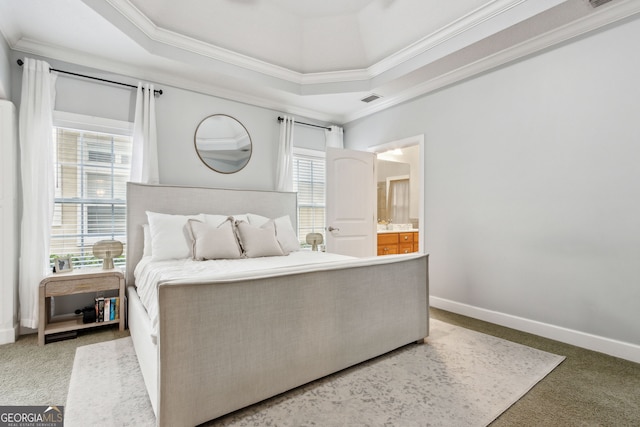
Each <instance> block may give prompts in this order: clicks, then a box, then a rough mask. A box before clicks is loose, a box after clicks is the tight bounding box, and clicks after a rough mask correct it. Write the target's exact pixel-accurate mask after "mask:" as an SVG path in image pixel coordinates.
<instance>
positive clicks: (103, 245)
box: [93, 240, 122, 270]
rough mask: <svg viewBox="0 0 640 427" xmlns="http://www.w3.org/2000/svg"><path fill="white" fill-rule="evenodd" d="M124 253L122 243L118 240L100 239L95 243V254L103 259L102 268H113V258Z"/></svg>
mask: <svg viewBox="0 0 640 427" xmlns="http://www.w3.org/2000/svg"><path fill="white" fill-rule="evenodd" d="M120 255H122V243H121V242H119V241H117V240H100V241H99V242H97V243H96V244H95V245H93V256H95V257H96V258H100V259H102V260H103V261H102V269H103V270H110V269H112V268H113V259H114V258H117V257H119V256H120Z"/></svg>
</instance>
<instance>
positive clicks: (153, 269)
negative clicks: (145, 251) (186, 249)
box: [134, 251, 355, 341]
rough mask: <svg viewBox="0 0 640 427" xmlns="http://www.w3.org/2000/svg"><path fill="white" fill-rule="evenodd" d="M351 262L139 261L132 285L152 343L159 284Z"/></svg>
mask: <svg viewBox="0 0 640 427" xmlns="http://www.w3.org/2000/svg"><path fill="white" fill-rule="evenodd" d="M353 260H355V258H352V257H348V256H344V255H338V254H330V253H325V252H313V251H296V252H292V253H290V254H289V255H287V256H274V257H261V258H245V259H230V260H228V259H221V260H209V261H194V260H191V259H180V260H167V261H153V260H152V258H151V257H143V258H142V259H141V260H140V262H139V263H138V265H137V266H136V268H135V271H134V275H135V280H136V281H135V285H136V291H137V293H138V296H139V297H140V301H141V302H142V305H143V306H144V308H145V310H146V311H147V314H148V316H149V319H150V321H151V330H152V333H151V334H152V339H153V340H154V341H155V339H156V338H157V332H158V287H159V286H160V285H161V284H180V283H206V282H216V281H229V280H238V279H247V278H259V277H264V276H268V275H273V274H290V273H295V272H297V271H307V270H313V269H317V268H319V267H322V266H325V267H329V266H338V265H342V264H344V263H349V262H352V261H353Z"/></svg>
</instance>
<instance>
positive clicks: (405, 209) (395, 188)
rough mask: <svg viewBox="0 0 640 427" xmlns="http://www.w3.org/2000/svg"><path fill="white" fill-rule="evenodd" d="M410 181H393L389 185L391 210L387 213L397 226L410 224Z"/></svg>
mask: <svg viewBox="0 0 640 427" xmlns="http://www.w3.org/2000/svg"><path fill="white" fill-rule="evenodd" d="M409 190H410V187H409V180H408V179H400V180H394V181H391V183H390V185H389V208H388V210H387V212H389V214H390V215H391V220H392V221H393V222H394V223H396V224H408V223H409Z"/></svg>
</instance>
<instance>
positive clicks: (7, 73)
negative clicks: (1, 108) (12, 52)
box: [0, 33, 11, 99]
mask: <svg viewBox="0 0 640 427" xmlns="http://www.w3.org/2000/svg"><path fill="white" fill-rule="evenodd" d="M10 83H11V69H10V68H9V45H8V44H7V41H6V40H5V39H4V37H2V34H1V33H0V99H10V98H11V91H10V88H11V84H10Z"/></svg>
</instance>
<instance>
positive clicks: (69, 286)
mask: <svg viewBox="0 0 640 427" xmlns="http://www.w3.org/2000/svg"><path fill="white" fill-rule="evenodd" d="M109 290H117V291H118V297H119V299H120V301H119V303H120V305H119V313H118V317H119V318H118V319H115V320H106V321H102V322H92V323H83V322H82V315H73V316H61V317H62V318H61V319H56V318H53V319H52V318H50V316H49V314H50V311H51V310H50V307H51V297H58V296H64V295H74V294H87V293H93V294H95V293H97V292H103V291H109ZM39 305H40V319H39V322H38V344H39V345H44V343H45V336H46V335H50V334H56V333H60V332H68V331H77V330H79V329H86V328H95V327H97V326H104V325H111V324H118V325H119V327H120V330H121V331H124V322H125V318H124V313H125V293H124V275H123V274H122V271H121V270H120V269H118V268H114V269H111V270H103V269H94V268H85V269H76V270H73V271H70V272H68V273H55V274H51V275H49V276H47V277H46V278H44V279H43V280H42V281H41V282H40V292H39Z"/></svg>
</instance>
